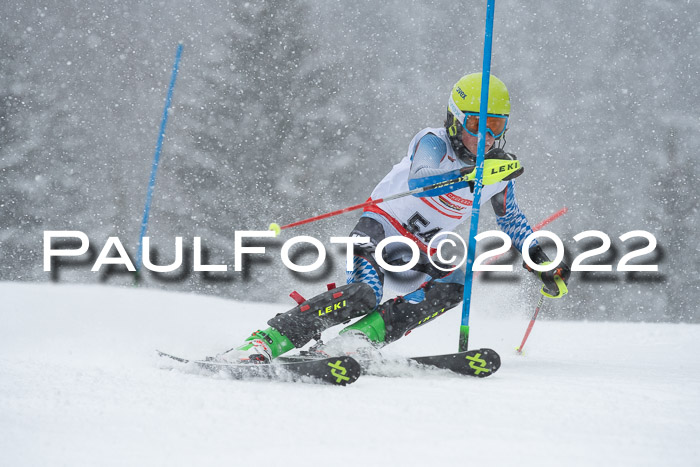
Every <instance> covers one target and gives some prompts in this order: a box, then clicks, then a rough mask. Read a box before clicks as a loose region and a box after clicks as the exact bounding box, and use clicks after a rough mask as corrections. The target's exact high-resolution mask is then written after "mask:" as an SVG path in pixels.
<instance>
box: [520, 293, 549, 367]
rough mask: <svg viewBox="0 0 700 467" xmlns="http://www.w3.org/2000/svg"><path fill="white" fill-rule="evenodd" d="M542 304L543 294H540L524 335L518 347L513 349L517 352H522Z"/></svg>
mask: <svg viewBox="0 0 700 467" xmlns="http://www.w3.org/2000/svg"><path fill="white" fill-rule="evenodd" d="M543 304H544V295H540V300H539V301H538V302H537V306H536V307H535V312H534V313H533V314H532V318H530V324H528V325H527V331H525V336H523V341H522V342H521V343H520V347H518V348H516V349H515V350H517V351H518V353H519V354H521V353H523V347H525V342H526V341H527V338H528V336H529V335H530V331H532V327H533V326H534V325H535V320H536V319H537V315H538V314H539V313H540V310H541V309H542V305H543Z"/></svg>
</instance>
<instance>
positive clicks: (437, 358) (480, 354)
mask: <svg viewBox="0 0 700 467" xmlns="http://www.w3.org/2000/svg"><path fill="white" fill-rule="evenodd" d="M322 358H324V356H322V355H313V354H300V355H296V356H289V357H279V358H278V359H277V360H278V361H280V362H283V363H293V362H305V361H306V362H308V361H315V360H317V359H322ZM355 358H356V359H357V360H358V361H359V362H360V365H361V366H362V373H363V374H369V375H374V376H394V375H396V376H400V375H401V374H402V370H404V369H407V368H408V369H411V368H421V367H424V368H435V369H442V370H450V371H452V372H454V373H457V374H460V375H465V376H475V377H477V378H485V377H487V376H491V375H492V374H494V373H495V372H496V371H498V369H499V368H500V367H501V357H500V356H499V355H498V353H497V352H496V351H495V350H492V349H475V350H468V351H465V352H456V353H449V354H442V355H427V356H422V357H410V358H398V359H396V358H391V359H383V358H381V359H376V358H362V357H355Z"/></svg>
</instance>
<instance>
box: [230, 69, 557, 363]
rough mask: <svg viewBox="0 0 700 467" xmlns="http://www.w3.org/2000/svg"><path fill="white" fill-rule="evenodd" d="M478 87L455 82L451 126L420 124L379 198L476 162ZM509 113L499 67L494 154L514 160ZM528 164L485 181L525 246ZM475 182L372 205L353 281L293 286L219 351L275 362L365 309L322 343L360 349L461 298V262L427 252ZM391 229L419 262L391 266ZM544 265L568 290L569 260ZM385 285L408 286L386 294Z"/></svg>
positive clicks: (543, 275) (493, 102)
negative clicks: (521, 183)
mask: <svg viewBox="0 0 700 467" xmlns="http://www.w3.org/2000/svg"><path fill="white" fill-rule="evenodd" d="M480 96H481V73H473V74H469V75H466V76H464V77H462V78H461V79H460V80H459V81H458V82H457V83H456V84H455V85H454V87H453V89H452V93H451V95H450V98H449V103H448V110H447V119H446V120H445V123H444V127H441V128H425V129H423V130H421V131H420V132H418V134H416V135H415V136H414V137H413V140H412V141H411V143H410V144H409V146H408V153H407V155H406V157H404V158H403V159H402V160H401V162H399V163H398V164H397V165H395V166H394V167H393V168H392V170H391V171H390V172H389V173H388V174H387V175H386V176H385V177H384V179H383V180H382V181H381V182H379V184H378V185H377V186H376V187H375V188H374V191H373V192H372V195H371V198H372V199H378V198H385V197H387V196H389V195H392V194H395V193H399V192H403V191H406V190H411V189H414V188H417V187H422V186H428V185H431V184H434V183H436V181H441V180H451V179H455V178H457V177H459V176H460V174H463V173H464V172H460V171H463V170H464V169H465V168H471V169H472V170H473V169H474V168H475V166H476V153H477V134H478V133H477V132H478V126H479V110H480ZM509 114H510V96H509V94H508V90H507V88H506V86H505V84H504V83H503V82H502V81H501V80H500V79H498V78H496V77H495V76H493V75H491V78H490V84H489V101H488V118H487V126H488V129H487V132H486V151H488V152H487V154H486V158H487V159H489V158H495V159H511V160H514V159H515V156H514V155H512V154H508V153H505V152H504V151H503V149H502V148H501V147H495V143H496V141H498V142H499V146H502V144H500V143H501V142H502V143H503V144H505V141H504V135H505V132H506V130H507V128H508V116H509ZM467 171H468V169H467ZM520 173H522V170H520V171H518V172H517V173H515V174H511V175H509V176H508V177H505V178H504V179H502V180H500V181H496V182H495V183H492V184H488V185H486V184H485V185H484V186H483V189H482V193H481V203H482V205H483V204H485V203H486V202H487V201H489V200H490V201H491V204H492V206H493V209H494V211H495V213H496V216H497V219H496V221H497V223H498V226H499V227H500V229H501V230H502V231H503V232H505V233H506V234H508V235H509V236H510V238H511V239H512V241H513V244H514V245H515V247H516V248H518V250H521V251H522V244H523V240H524V239H525V238H526V237H527V236H528V235H529V234H531V233H532V231H533V230H532V228H531V227H530V224H529V223H528V221H527V218H526V217H525V215H524V214H523V213H522V211H521V210H520V208H519V206H518V203H517V201H516V199H515V183H514V181H513V178H515V177H516V176H518V175H519V174H520ZM471 183H472V182H466V181H463V182H459V183H456V184H452V185H448V186H446V187H444V188H441V189H439V191H437V192H436V191H435V190H431V192H429V193H427V194H428V195H429V196H425V197H417V196H407V197H404V198H399V199H395V200H393V201H388V202H382V203H380V204H378V205H374V206H371V207H368V208H365V211H364V212H363V214H362V216H361V217H360V219H359V221H358V223H357V225H356V226H355V228H354V229H353V231H352V233H351V236H353V237H365V240H367V241H366V242H365V243H361V244H356V245H355V246H354V251H353V253H354V261H353V269H352V271H349V272H348V273H347V284H346V285H343V286H341V287H334V286H332V285H331V286H329V290H328V291H326V292H324V293H321V294H320V295H317V296H316V297H314V298H312V299H310V300H304V299H303V298H302V297H301V296H300V295H298V294H296V293H295V294H292V295H293V297H295V299H296V300H297V302H298V306H296V307H295V308H293V309H291V310H289V311H288V312H286V313H282V314H279V315H277V316H275V317H274V318H272V319H270V320H269V321H268V322H267V324H268V325H269V326H270V327H269V328H267V329H265V330H260V331H256V332H254V333H253V334H252V335H251V336H250V337H249V338H248V339H246V341H245V342H244V343H243V345H241V346H240V347H237V348H234V349H231V350H229V351H226V352H224V353H223V354H220V355H218V356H217V358H218V359H221V360H224V361H228V362H241V361H245V362H254V363H263V362H269V361H271V360H272V359H274V358H276V357H278V356H280V355H282V354H283V353H285V352H287V351H289V350H291V349H294V348H301V347H303V346H305V345H306V344H308V343H309V342H310V341H311V340H312V339H316V340H319V339H320V334H321V332H322V331H324V330H325V329H327V328H330V327H331V326H335V325H338V324H341V323H344V322H347V321H349V320H350V319H352V318H358V317H362V319H360V320H358V321H356V322H355V323H354V324H352V325H350V326H347V327H345V328H344V329H343V330H342V331H341V332H340V336H339V337H337V338H335V339H333V340H331V341H330V342H328V343H327V344H325V345H320V346H319V345H316V346H314V347H317V348H318V350H319V351H322V352H326V353H332V352H337V351H345V350H349V349H356V348H358V347H362V345H363V344H366V343H369V344H371V346H372V347H374V348H379V347H381V346H383V345H386V344H389V343H391V342H393V341H396V340H397V339H399V338H401V337H402V336H404V335H406V334H407V333H408V332H410V331H411V330H412V329H414V328H416V327H418V326H420V325H422V324H424V323H425V322H427V321H429V320H430V321H432V320H433V319H434V317H436V316H438V315H440V314H442V313H444V312H445V311H446V310H449V309H451V308H453V307H455V306H457V305H458V304H459V303H460V302H461V301H462V292H463V288H464V272H463V271H462V270H461V269H457V270H454V271H443V270H442V269H448V268H447V267H443V268H438V267H435V266H433V265H432V264H431V263H430V261H429V256H428V255H432V254H434V251H428V245H429V243H430V240H431V239H432V238H433V237H434V236H435V235H438V234H440V233H443V232H447V231H453V230H455V229H456V228H457V227H458V226H459V225H460V224H462V223H464V222H468V221H469V219H470V217H471V209H472V200H473V199H474V195H473V184H471ZM470 184H471V186H470ZM389 236H403V237H406V238H408V239H410V240H412V241H413V242H415V243H416V245H417V246H418V247H419V249H420V259H419V262H418V264H417V265H416V266H414V267H413V268H412V269H411V270H408V271H405V272H398V273H397V272H391V271H388V270H385V269H384V268H382V267H381V266H379V264H378V263H377V260H376V256H375V248H376V246H377V244H378V243H379V242H380V241H381V240H382V239H384V238H386V237H389ZM529 253H530V257H531V259H532V260H533V262H535V263H537V264H541V265H545V264H548V263H549V261H550V260H549V258H548V257H547V255H546V254H545V253H544V251H543V250H542V248H541V247H540V246H539V245H537V244H536V243H535V242H533V245H532V246H531V247H530V249H529ZM410 258H411V251H410V250H409V249H407V247H406V245H403V244H401V243H389V244H388V246H387V247H386V248H385V249H384V251H383V259H384V261H385V262H386V263H387V264H390V265H401V264H406V263H407V262H408V260H410ZM437 264H438V265H439V264H440V263H437ZM445 266H447V265H445ZM528 269H529V268H528ZM529 270H530V271H531V272H534V271H532V270H531V269H529ZM536 274H537V276H538V277H539V278H540V279H541V281H542V282H543V283H544V286H543V293H546V294H547V295H548V296H550V297H553V298H559V297H561V296H563V295H564V294H565V293H566V285H565V284H566V282H567V281H568V278H569V275H570V269H569V267H568V266H567V265H566V264H564V263H563V262H562V263H561V264H560V265H559V266H558V267H557V268H556V269H554V270H551V271H547V272H537V273H536ZM555 276H558V277H559V278H561V279H562V280H563V285H562V287H560V284H561V282H562V281H555ZM385 286H387V287H388V288H390V289H392V290H394V291H396V292H398V293H403V294H405V295H403V296H399V297H397V298H394V299H391V300H388V301H385V302H384V303H382V301H381V300H382V296H383V291H384V287H385Z"/></svg>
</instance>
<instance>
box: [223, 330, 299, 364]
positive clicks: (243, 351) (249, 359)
mask: <svg viewBox="0 0 700 467" xmlns="http://www.w3.org/2000/svg"><path fill="white" fill-rule="evenodd" d="M293 348H294V344H292V342H291V341H290V340H289V339H287V338H286V337H285V336H283V335H282V334H280V332H279V331H277V329H275V328H267V329H265V330H264V331H255V332H254V333H253V334H252V335H251V336H250V337H249V338H247V339H246V340H245V342H244V343H243V344H242V345H241V346H239V347H236V348H235V349H231V350H229V351H227V352H225V353H223V354H222V355H221V358H222V359H223V360H226V361H228V362H232V363H269V362H271V361H272V360H273V359H275V358H277V357H279V356H280V355H282V354H283V353H285V352H288V351H290V350H292V349H293Z"/></svg>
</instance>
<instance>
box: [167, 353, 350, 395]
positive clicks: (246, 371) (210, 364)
mask: <svg viewBox="0 0 700 467" xmlns="http://www.w3.org/2000/svg"><path fill="white" fill-rule="evenodd" d="M156 352H158V355H159V356H161V357H165V358H169V359H171V360H175V361H177V362H180V363H186V364H193V365H196V366H197V367H198V368H201V369H203V370H207V371H211V372H213V373H218V372H223V373H225V374H227V375H229V376H231V377H232V378H234V379H240V380H244V379H267V380H277V381H294V382H309V383H318V382H323V383H327V384H332V385H335V386H346V385H348V384H352V383H354V382H355V381H357V378H359V377H360V374H361V372H362V369H361V367H360V364H359V363H358V362H357V360H355V359H354V358H352V357H349V356H342V357H327V358H318V359H317V358H314V359H305V360H299V361H294V362H283V361H279V362H278V361H275V362H273V363H224V362H216V361H213V360H189V359H186V358H182V357H177V356H175V355H171V354H168V353H165V352H161V351H160V350H156Z"/></svg>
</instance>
